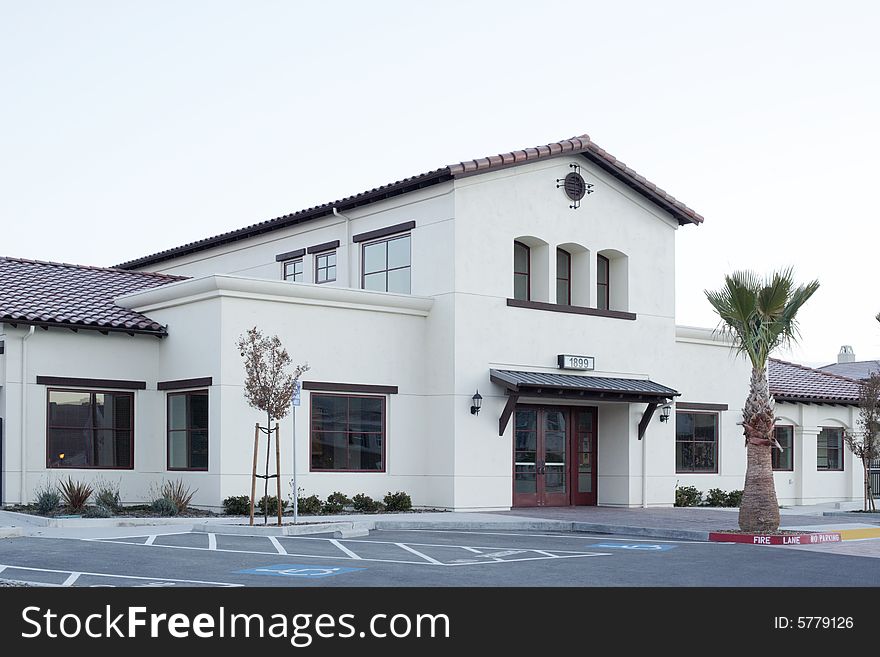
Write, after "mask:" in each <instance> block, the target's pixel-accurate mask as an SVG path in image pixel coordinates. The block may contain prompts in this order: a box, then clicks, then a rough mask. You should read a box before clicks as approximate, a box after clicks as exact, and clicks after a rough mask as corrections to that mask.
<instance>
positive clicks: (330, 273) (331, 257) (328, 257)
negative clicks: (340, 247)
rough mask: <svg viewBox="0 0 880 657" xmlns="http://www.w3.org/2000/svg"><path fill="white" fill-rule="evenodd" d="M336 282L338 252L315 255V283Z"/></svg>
mask: <svg viewBox="0 0 880 657" xmlns="http://www.w3.org/2000/svg"><path fill="white" fill-rule="evenodd" d="M335 280H336V251H325V252H324V253H317V254H315V283H329V282H330V281H335Z"/></svg>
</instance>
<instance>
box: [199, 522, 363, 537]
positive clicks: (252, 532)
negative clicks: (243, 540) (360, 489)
mask: <svg viewBox="0 0 880 657" xmlns="http://www.w3.org/2000/svg"><path fill="white" fill-rule="evenodd" d="M373 528H374V527H373V525H372V523H367V522H321V523H315V524H309V525H282V526H281V527H279V526H278V525H266V526H263V525H225V524H219V523H218V524H211V523H206V524H201V525H194V526H193V528H192V531H193V532H196V533H204V534H220V533H223V534H238V535H244V536H303V535H306V534H329V533H331V532H333V533H335V532H342V533H346V534H347V533H351V532H356V533H357V534H356V535H358V536H362V535H364V534H363V532H368V531H369V530H370V529H373Z"/></svg>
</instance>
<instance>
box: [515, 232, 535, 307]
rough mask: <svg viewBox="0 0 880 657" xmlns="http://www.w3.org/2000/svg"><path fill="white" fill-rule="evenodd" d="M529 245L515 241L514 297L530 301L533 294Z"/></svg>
mask: <svg viewBox="0 0 880 657" xmlns="http://www.w3.org/2000/svg"><path fill="white" fill-rule="evenodd" d="M530 257H531V254H530V252H529V247H527V246H526V245H525V244H523V243H522V242H514V243H513V298H514V299H519V300H521V301H528V300H529V299H530V298H531V296H530V293H529V288H530V287H531V283H530V281H529V258H530Z"/></svg>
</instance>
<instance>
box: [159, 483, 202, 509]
mask: <svg viewBox="0 0 880 657" xmlns="http://www.w3.org/2000/svg"><path fill="white" fill-rule="evenodd" d="M198 490H199V489H198V488H196V489H195V490H192V489H191V488H190V487H189V486H187V485H185V484H184V483H183V480H181V479H178V480H177V481H166V482H165V483H163V484H162V488H160V489H159V495H160V496H161V497H163V498H165V499H167V500H170V501H171V502H172V503H173V504H174V506H175V507H177V513H185V512H186V510H187V509H188V508H189V503H190V501H191V500H192V498H193V495H195V494H196V491H198ZM154 503H155V502H154ZM174 515H177V514H174Z"/></svg>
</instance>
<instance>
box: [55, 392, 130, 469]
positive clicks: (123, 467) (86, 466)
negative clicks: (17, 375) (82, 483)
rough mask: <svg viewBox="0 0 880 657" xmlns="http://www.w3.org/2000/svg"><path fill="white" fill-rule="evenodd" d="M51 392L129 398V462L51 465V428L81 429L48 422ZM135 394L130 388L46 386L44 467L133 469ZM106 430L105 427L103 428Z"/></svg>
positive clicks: (93, 429)
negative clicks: (120, 464) (108, 464)
mask: <svg viewBox="0 0 880 657" xmlns="http://www.w3.org/2000/svg"><path fill="white" fill-rule="evenodd" d="M52 392H78V393H81V394H84V393H88V394H89V395H90V396H91V395H120V396H121V395H125V396H127V397H129V398H131V426H130V428H129V429H128V432H129V434H130V435H131V443H130V445H129V451H130V452H131V463H130V465H127V466H118V465H117V466H106V465H70V466H68V465H52V464H51V462H50V461H49V432H50V431H51V430H52V429H82V427H61V426H58V427H55V426H52V425H51V424H50V423H49V396H50V393H52ZM89 403H90V404H92V403H93V402H92V401H91V400H90V402H89ZM134 416H135V395H134V392H131V391H130V390H95V389H92V388H46V469H47V470H134V456H135V451H134V445H135V436H134V428H135V419H134ZM92 431H99V429H95V428H94V427H93V428H92ZM104 431H106V429H104ZM112 431H124V429H115V428H114V429H112Z"/></svg>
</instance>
